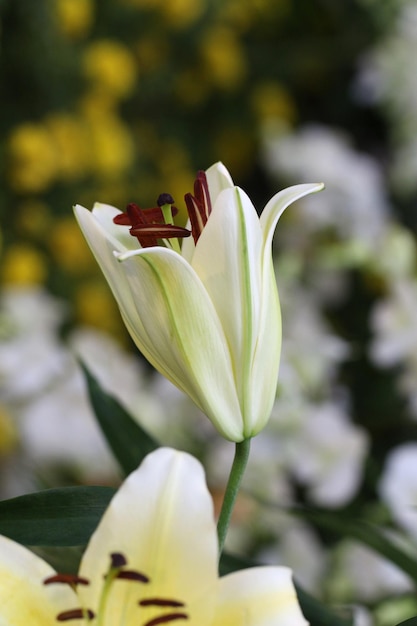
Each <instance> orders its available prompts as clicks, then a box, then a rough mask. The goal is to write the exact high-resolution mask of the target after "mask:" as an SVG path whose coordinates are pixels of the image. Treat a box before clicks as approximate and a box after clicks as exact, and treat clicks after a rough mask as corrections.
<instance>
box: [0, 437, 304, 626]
mask: <svg viewBox="0 0 417 626" xmlns="http://www.w3.org/2000/svg"><path fill="white" fill-rule="evenodd" d="M217 559H218V550H217V537H216V527H215V522H214V516H213V505H212V500H211V496H210V494H209V492H208V489H207V487H206V483H205V477H204V471H203V469H202V467H201V465H200V463H199V462H198V461H197V460H196V459H194V458H193V457H191V456H190V455H188V454H186V453H183V452H178V451H176V450H172V449H169V448H160V449H159V450H157V451H155V452H153V453H151V454H150V455H149V456H148V457H147V458H146V459H145V461H144V462H143V463H142V465H141V466H140V467H139V468H138V469H137V470H136V471H134V472H133V473H132V474H131V475H130V476H129V477H128V478H127V479H126V481H125V482H124V483H123V485H122V486H121V488H120V489H119V491H118V492H117V494H116V495H115V496H114V497H113V499H112V501H111V503H110V505H109V507H108V509H107V511H106V512H105V514H104V516H103V518H102V520H101V522H100V523H99V525H98V527H97V530H96V531H95V532H94V534H93V535H92V537H91V540H90V543H89V544H88V546H87V549H86V552H85V554H84V557H83V559H82V561H81V565H80V571H79V575H78V576H69V577H66V576H64V575H62V574H58V575H57V574H56V573H55V572H54V571H53V570H52V568H51V567H50V566H49V565H47V564H46V563H45V562H44V561H43V560H42V559H40V558H39V557H38V556H35V555H34V554H33V553H32V552H30V551H29V550H28V549H26V548H24V547H23V546H21V545H19V544H17V543H15V542H13V541H11V540H10V539H6V538H5V537H0V624H1V625H2V626H20V625H21V626H29V625H30V626H53V625H54V624H56V623H57V622H58V621H59V622H62V621H68V622H69V623H70V624H87V623H88V624H92V626H157V625H159V624H167V625H168V626H170V625H171V624H174V623H175V624H185V625H188V626H307V622H306V621H305V619H304V617H303V615H302V613H301V610H300V607H299V605H298V602H297V597H296V593H295V590H294V586H293V584H292V581H291V571H290V570H289V569H287V568H285V567H271V566H268V567H256V568H253V569H247V570H242V571H239V572H235V573H233V574H229V575H227V576H225V577H223V578H218V575H217Z"/></svg>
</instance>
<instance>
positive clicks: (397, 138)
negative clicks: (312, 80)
mask: <svg viewBox="0 0 417 626" xmlns="http://www.w3.org/2000/svg"><path fill="white" fill-rule="evenodd" d="M396 4H397V7H396V8H397V17H396V19H393V20H391V22H390V28H389V29H388V28H387V29H386V35H385V36H384V37H383V38H382V40H381V39H380V40H379V42H378V44H377V45H376V47H375V48H374V49H371V50H369V52H368V54H366V55H365V56H364V57H363V59H362V67H361V69H360V72H359V75H358V78H357V81H356V86H355V92H356V95H357V97H358V99H359V100H362V101H364V102H365V103H367V104H369V103H370V104H372V105H375V103H380V104H381V106H382V108H383V110H384V111H385V113H386V116H387V118H388V120H389V123H390V130H391V139H392V143H393V151H394V157H393V159H392V162H391V164H390V166H391V174H392V179H393V182H394V184H395V186H396V190H397V192H399V193H412V192H415V191H416V189H417V139H416V137H417V75H416V72H415V66H414V63H413V61H412V60H413V59H415V57H416V55H417V5H416V3H415V1H414V0H404V1H403V2H398V3H396Z"/></svg>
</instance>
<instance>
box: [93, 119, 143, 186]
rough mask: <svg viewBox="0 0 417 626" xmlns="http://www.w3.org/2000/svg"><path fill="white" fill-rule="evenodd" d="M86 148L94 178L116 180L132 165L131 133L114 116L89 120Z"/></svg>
mask: <svg viewBox="0 0 417 626" xmlns="http://www.w3.org/2000/svg"><path fill="white" fill-rule="evenodd" d="M88 146H89V149H90V157H89V159H90V165H91V168H92V170H93V173H95V174H96V176H99V177H103V178H117V177H118V176H120V175H122V174H124V173H125V172H126V170H127V169H128V168H129V167H130V165H131V164H132V161H133V158H134V145H133V141H132V137H131V133H130V130H129V129H128V127H127V126H126V125H125V124H123V122H122V121H121V120H120V119H119V118H118V117H117V116H116V115H112V114H110V113H108V114H104V115H99V116H96V117H95V118H90V119H89V123H88Z"/></svg>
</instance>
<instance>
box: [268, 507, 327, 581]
mask: <svg viewBox="0 0 417 626" xmlns="http://www.w3.org/2000/svg"><path fill="white" fill-rule="evenodd" d="M256 558H257V560H258V561H259V562H260V563H264V564H266V565H268V564H271V565H272V564H273V563H286V564H287V565H288V567H290V568H291V569H292V570H293V572H294V578H295V580H296V582H298V583H300V585H302V587H303V588H304V589H306V590H307V591H309V592H310V593H320V591H321V589H322V583H323V578H324V575H325V572H326V568H327V567H328V562H327V554H326V552H325V550H324V548H323V546H322V545H321V543H320V541H319V539H318V537H317V535H316V534H315V532H314V531H313V530H312V529H311V528H310V527H309V526H307V525H306V524H304V523H302V522H299V521H297V520H294V518H289V519H288V525H287V527H286V528H285V530H283V532H281V533H280V536H279V538H278V540H277V541H276V543H275V544H274V545H272V546H269V547H268V548H265V549H263V550H261V551H260V552H259V553H258V554H257V555H256Z"/></svg>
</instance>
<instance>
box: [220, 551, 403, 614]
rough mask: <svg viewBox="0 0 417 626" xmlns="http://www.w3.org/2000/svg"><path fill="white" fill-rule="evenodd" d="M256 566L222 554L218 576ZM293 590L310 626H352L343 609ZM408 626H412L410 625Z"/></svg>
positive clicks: (298, 590)
mask: <svg viewBox="0 0 417 626" xmlns="http://www.w3.org/2000/svg"><path fill="white" fill-rule="evenodd" d="M257 565H259V564H258V563H253V562H251V561H249V560H247V559H243V558H241V557H237V556H235V555H232V554H227V553H225V552H223V554H222V556H221V559H220V575H221V576H225V575H226V574H230V573H231V572H236V571H238V570H241V569H246V568H248V567H254V566H257ZM295 588H296V591H297V596H298V601H299V603H300V606H301V610H302V612H303V614H304V617H305V618H306V620H307V621H308V622H310V626H352V617H351V615H350V614H349V615H347V614H346V611H345V610H344V609H343V614H341V612H340V611H339V610H338V611H335V610H334V609H329V608H327V607H326V606H325V605H324V604H322V603H321V602H319V600H316V599H315V598H314V597H313V596H311V595H310V594H309V593H307V592H306V591H304V590H303V589H302V587H300V585H298V584H297V583H295ZM410 626H412V625H411V624H410Z"/></svg>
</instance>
